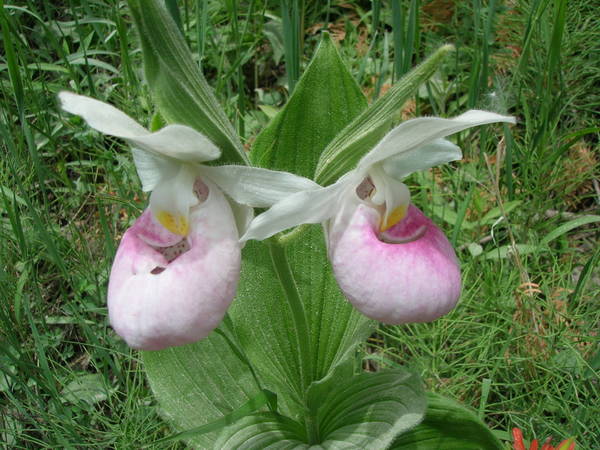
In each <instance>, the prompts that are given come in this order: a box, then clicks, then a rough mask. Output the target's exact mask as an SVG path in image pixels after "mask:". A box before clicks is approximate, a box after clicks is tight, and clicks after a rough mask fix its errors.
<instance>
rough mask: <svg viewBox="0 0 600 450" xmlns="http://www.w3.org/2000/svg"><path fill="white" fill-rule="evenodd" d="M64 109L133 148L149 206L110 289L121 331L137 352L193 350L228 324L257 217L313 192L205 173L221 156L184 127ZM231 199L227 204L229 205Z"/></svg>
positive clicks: (93, 108)
mask: <svg viewBox="0 0 600 450" xmlns="http://www.w3.org/2000/svg"><path fill="white" fill-rule="evenodd" d="M59 97H60V101H61V104H62V108H63V109H64V110H66V111H68V112H70V113H72V114H77V115H79V116H81V117H83V118H84V119H85V120H86V122H87V123H88V124H89V125H90V126H91V127H92V128H95V129H96V130H98V131H100V132H102V133H104V134H108V135H111V136H116V137H119V138H122V139H124V140H126V141H127V142H128V143H129V144H130V145H131V147H132V152H133V156H134V162H135V165H136V168H137V172H138V175H139V177H140V179H141V181H142V186H143V190H144V191H152V193H151V195H150V202H149V203H150V204H149V208H148V210H146V211H145V212H144V213H143V214H142V215H141V216H140V217H139V218H138V219H137V220H136V221H135V223H134V224H133V226H131V227H130V228H129V229H128V230H127V231H126V232H125V234H124V236H123V239H122V240H121V243H120V245H119V249H118V251H117V255H116V257H115V261H114V263H113V267H112V271H111V274H110V280H109V286H108V312H109V318H110V323H111V325H112V326H113V328H114V329H115V331H116V332H117V333H118V334H119V335H120V336H121V337H122V338H123V339H125V341H126V342H127V343H128V344H129V345H130V346H131V347H133V348H138V349H144V350H159V349H163V348H166V347H171V346H177V345H183V344H187V343H191V342H195V341H197V340H199V339H202V338H204V337H206V336H207V335H208V334H209V333H210V332H211V331H212V330H213V329H214V328H215V327H217V326H218V324H219V323H220V322H221V320H222V318H223V316H224V315H225V312H226V311H227V308H228V307H229V304H230V303H231V301H232V300H233V297H234V296H235V292H236V288H237V282H238V279H239V273H240V251H241V245H240V241H239V235H240V234H241V233H243V232H244V230H245V228H246V227H247V225H248V223H249V221H250V220H251V218H252V209H251V207H252V206H254V207H263V208H264V207H267V206H269V205H271V204H273V203H276V202H278V201H279V200H281V199H282V198H284V197H287V196H289V195H290V194H293V193H295V192H297V191H300V190H306V189H314V188H315V186H317V185H316V184H315V183H314V182H312V181H310V180H307V179H305V178H302V177H297V176H295V175H292V174H288V173H284V172H276V171H270V170H266V169H258V168H252V167H246V166H220V167H217V166H214V167H209V166H205V165H202V164H201V163H203V162H206V161H210V160H214V159H217V158H218V157H219V156H220V154H221V152H220V150H219V149H218V148H217V147H216V146H215V145H214V144H213V143H212V142H211V141H210V140H209V139H208V138H207V137H205V136H203V135H202V134H200V133H198V132H197V131H195V130H193V129H192V128H189V127H186V126H182V125H168V126H166V127H165V128H163V129H161V130H159V131H157V132H155V133H151V132H150V131H148V130H146V129H145V128H144V127H142V126H141V125H139V124H138V123H137V122H136V121H135V120H133V119H132V118H130V117H129V116H127V115H126V114H124V113H123V112H121V111H119V110H118V109H116V108H114V107H113V106H111V105H108V104H106V103H103V102H100V101H98V100H94V99H91V98H88V97H83V96H80V95H76V94H73V93H70V92H61V93H60V94H59ZM225 194H227V196H226V195H225Z"/></svg>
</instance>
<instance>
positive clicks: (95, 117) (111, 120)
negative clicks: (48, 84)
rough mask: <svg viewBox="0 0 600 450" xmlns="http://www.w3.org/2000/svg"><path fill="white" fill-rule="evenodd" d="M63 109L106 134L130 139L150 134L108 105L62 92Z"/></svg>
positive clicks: (61, 102)
mask: <svg viewBox="0 0 600 450" xmlns="http://www.w3.org/2000/svg"><path fill="white" fill-rule="evenodd" d="M58 98H59V99H60V104H61V107H62V109H64V110H65V111H67V112H70V113H71V114H75V115H78V116H81V117H82V118H83V119H84V120H85V121H86V122H87V123H88V125H89V126H90V127H92V128H94V129H95V130H98V131H100V132H101V133H104V134H109V135H111V136H117V137H121V138H124V139H128V138H131V137H134V136H142V135H144V134H150V132H149V131H148V130H146V129H145V128H144V127H143V126H141V125H140V124H139V123H137V122H136V121H135V120H133V119H132V118H131V117H129V116H128V115H127V114H125V113H124V112H122V111H119V110H118V109H117V108H115V107H114V106H112V105H109V104H108V103H104V102H101V101H99V100H96V99H93V98H90V97H85V96H83V95H77V94H73V93H72V92H67V91H62V92H60V93H59V94H58Z"/></svg>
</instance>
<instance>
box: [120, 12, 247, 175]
mask: <svg viewBox="0 0 600 450" xmlns="http://www.w3.org/2000/svg"><path fill="white" fill-rule="evenodd" d="M128 4H129V9H130V10H131V14H132V16H133V19H134V22H135V24H136V27H137V29H138V34H139V37H140V43H141V47H142V54H143V56H144V73H145V75H146V81H147V82H148V86H149V87H150V91H151V93H152V98H153V99H154V101H155V102H156V104H157V106H158V108H159V110H160V112H161V114H162V115H163V116H164V117H165V119H166V120H167V121H168V122H172V123H180V124H183V125H188V126H190V127H192V128H195V129H196V130H198V131H200V132H201V133H203V134H205V135H206V136H208V137H209V138H210V139H211V140H212V141H213V142H214V143H215V144H216V145H217V146H218V147H219V148H220V149H221V150H222V151H223V156H222V159H221V161H222V162H233V163H241V164H247V163H248V158H247V157H246V154H245V152H244V148H243V146H242V144H241V143H240V140H239V138H238V137H237V134H236V132H235V130H234V128H233V126H232V125H231V123H230V122H229V120H228V119H227V117H226V115H225V112H224V111H223V109H222V108H221V106H220V105H219V103H218V101H217V99H216V97H215V96H214V94H213V92H212V90H211V88H210V86H209V85H208V83H207V82H206V80H205V79H204V76H203V75H202V73H201V72H200V70H199V68H198V66H197V64H196V63H195V62H194V60H193V57H192V54H191V53H190V50H189V48H188V47H187V45H186V43H185V40H184V39H183V36H182V35H181V32H180V31H179V29H178V28H177V25H176V24H175V22H174V21H173V18H172V17H171V15H170V14H169V12H168V11H167V10H166V9H165V7H164V6H163V4H162V2H160V1H159V0H128Z"/></svg>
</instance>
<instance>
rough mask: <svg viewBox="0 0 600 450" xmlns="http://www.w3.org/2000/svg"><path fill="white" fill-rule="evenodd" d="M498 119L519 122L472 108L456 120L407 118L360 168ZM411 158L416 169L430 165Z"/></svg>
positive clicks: (360, 164)
mask: <svg viewBox="0 0 600 450" xmlns="http://www.w3.org/2000/svg"><path fill="white" fill-rule="evenodd" d="M494 122H508V123H515V119H514V117H508V116H501V115H500V114H495V113H491V112H487V111H478V110H471V111H467V112H466V113H464V114H461V115H460V116H458V117H455V118H454V119H442V118H439V117H420V118H417V119H412V120H407V121H406V122H403V123H401V124H400V125H398V126H397V127H396V128H394V129H393V130H392V131H390V132H389V133H388V134H387V135H386V136H385V137H384V138H383V139H382V140H381V142H379V144H377V146H376V147H375V148H374V149H373V150H371V151H370V152H369V153H367V154H366V155H365V156H364V157H363V158H362V159H361V160H360V161H359V163H358V170H359V171H361V170H362V171H366V170H368V168H369V167H371V166H372V165H373V164H376V163H378V162H379V161H383V160H385V159H388V158H390V157H392V156H395V155H400V154H406V153H409V152H414V151H416V150H418V149H419V148H421V147H423V146H424V145H427V144H430V143H432V142H434V141H435V140H436V139H440V138H443V137H446V136H449V135H451V134H454V133H458V132H459V131H462V130H466V129H467V128H471V127H475V126H478V125H485V124H487V123H494ZM413 158H414V159H413ZM410 161H413V167H412V171H415V170H422V169H425V168H428V167H429V166H428V165H427V164H428V162H427V160H423V162H422V164H418V156H416V155H415V156H414V157H412V158H411V159H410Z"/></svg>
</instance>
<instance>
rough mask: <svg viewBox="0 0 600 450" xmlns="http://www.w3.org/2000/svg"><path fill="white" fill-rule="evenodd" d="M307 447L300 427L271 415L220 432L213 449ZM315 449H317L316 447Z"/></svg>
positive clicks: (254, 417) (248, 417) (278, 416)
mask: <svg viewBox="0 0 600 450" xmlns="http://www.w3.org/2000/svg"><path fill="white" fill-rule="evenodd" d="M308 447H309V446H308V445H307V444H306V440H305V438H304V430H303V428H302V426H301V425H300V424H299V423H297V422H294V421H292V420H290V419H288V418H286V417H283V416H280V415H279V414H274V413H261V414H252V415H250V416H246V417H244V418H243V419H241V420H239V421H237V422H236V423H235V424H233V425H232V426H230V427H229V428H226V429H225V430H223V431H222V432H221V434H220V436H219V438H218V439H217V441H216V442H215V445H214V448H218V449H236V450H256V449H263V448H269V449H270V450H283V449H305V448H308ZM316 448H319V447H316Z"/></svg>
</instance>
